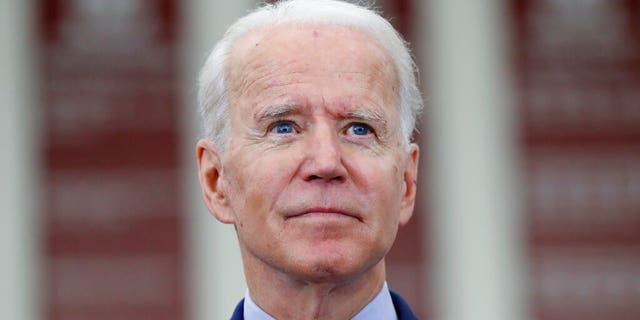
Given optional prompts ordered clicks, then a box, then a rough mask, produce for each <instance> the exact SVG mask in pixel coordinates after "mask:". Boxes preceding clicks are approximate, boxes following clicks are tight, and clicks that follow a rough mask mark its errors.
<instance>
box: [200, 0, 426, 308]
mask: <svg viewBox="0 0 640 320" xmlns="http://www.w3.org/2000/svg"><path fill="white" fill-rule="evenodd" d="M415 71H416V70H415V66H414V63H413V61H412V60H411V57H410V54H409V52H408V50H407V49H406V46H405V44H404V42H403V40H402V39H401V38H400V37H399V36H398V34H397V33H396V32H395V30H394V29H393V28H392V27H391V25H390V24H389V23H388V22H387V21H386V20H384V19H383V18H381V17H380V16H379V15H377V14H376V13H374V12H373V11H371V10H369V9H365V8H362V7H359V6H356V5H353V4H349V3H344V2H339V1H333V0H292V1H283V2H279V3H277V4H275V5H267V6H265V7H262V8H260V9H258V10H256V11H255V12H253V13H251V14H249V15H248V16H246V17H244V18H242V19H240V20H239V21H237V22H236V23H235V24H234V25H233V26H231V27H230V29H229V30H228V31H227V33H226V34H225V36H224V38H223V39H222V40H221V41H220V42H219V43H218V44H217V45H216V47H215V48H214V50H213V51H212V53H211V55H210V56H209V58H208V59H207V62H206V63H205V65H204V67H203V69H202V71H201V77H200V91H199V100H200V107H201V109H202V114H203V117H204V121H205V131H206V138H205V139H202V140H200V141H199V142H198V145H197V159H198V170H199V179H200V184H201V186H202V192H203V196H204V199H205V202H206V205H207V207H208V208H209V210H210V211H211V213H212V214H213V215H214V216H215V217H216V218H217V219H218V220H219V221H221V222H223V223H228V224H233V225H234V226H235V228H236V232H237V236H238V240H239V244H240V250H241V253H242V259H243V264H244V269H245V275H246V279H247V285H248V291H247V294H246V296H245V298H244V299H243V300H242V301H241V302H240V304H239V305H238V307H237V308H236V310H235V312H234V314H233V317H232V319H249V320H250V319H360V320H362V319H400V320H403V319H415V316H414V315H413V313H412V312H411V310H410V309H409V307H408V305H407V304H406V303H405V302H404V301H403V300H402V298H400V296H398V295H397V294H395V293H392V292H390V291H389V289H388V288H387V284H386V282H385V264H384V257H385V255H386V253H387V252H388V251H389V249H390V248H391V245H392V244H393V242H394V240H395V237H396V233H397V231H398V228H399V226H402V225H404V224H406V223H407V222H408V221H409V218H410V217H411V215H412V213H413V206H414V199H415V194H416V177H417V166H418V147H417V145H416V144H414V143H411V135H412V133H413V130H414V127H415V117H416V114H417V113H418V112H419V111H420V109H421V108H422V100H421V98H420V93H419V91H418V89H417V86H416V81H415Z"/></svg>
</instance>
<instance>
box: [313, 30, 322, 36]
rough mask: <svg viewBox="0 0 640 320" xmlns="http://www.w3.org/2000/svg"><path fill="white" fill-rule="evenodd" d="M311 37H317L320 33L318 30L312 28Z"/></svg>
mask: <svg viewBox="0 0 640 320" xmlns="http://www.w3.org/2000/svg"><path fill="white" fill-rule="evenodd" d="M312 34H313V37H314V38H317V37H318V36H320V33H319V32H318V30H313V33H312Z"/></svg>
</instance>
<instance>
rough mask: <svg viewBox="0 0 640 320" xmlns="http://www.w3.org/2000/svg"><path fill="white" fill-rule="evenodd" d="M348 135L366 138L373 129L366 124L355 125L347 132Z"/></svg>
mask: <svg viewBox="0 0 640 320" xmlns="http://www.w3.org/2000/svg"><path fill="white" fill-rule="evenodd" d="M347 132H348V133H352V134H355V135H357V136H366V135H368V134H369V133H371V127H370V126H368V125H366V124H364V123H357V122H356V123H353V124H351V126H350V127H349V129H348V130H347Z"/></svg>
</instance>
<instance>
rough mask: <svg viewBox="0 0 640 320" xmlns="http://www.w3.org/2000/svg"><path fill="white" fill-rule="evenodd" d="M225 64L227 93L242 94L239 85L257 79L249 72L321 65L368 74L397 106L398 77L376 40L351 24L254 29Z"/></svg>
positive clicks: (298, 69)
mask: <svg viewBox="0 0 640 320" xmlns="http://www.w3.org/2000/svg"><path fill="white" fill-rule="evenodd" d="M318 62H329V63H318ZM227 66H228V67H227V70H226V79H227V83H228V85H229V89H230V90H231V94H232V95H233V94H234V93H235V94H239V93H241V92H242V90H241V88H239V86H241V85H242V84H246V83H247V82H249V83H251V82H253V81H256V80H258V79H250V78H251V77H250V75H259V74H260V72H261V71H265V72H269V71H271V72H272V73H275V72H279V71H280V70H283V69H286V68H289V69H291V68H296V70H295V71H296V72H306V71H309V70H313V68H314V67H315V66H318V67H319V66H322V68H327V69H328V70H326V72H335V71H339V72H344V73H348V72H353V73H358V72H363V71H364V72H366V73H369V74H370V75H371V76H372V77H376V78H377V81H378V82H380V83H384V88H385V90H386V91H389V93H390V94H391V95H392V97H391V100H392V101H393V102H392V104H394V105H397V100H398V99H397V96H398V94H397V92H398V84H399V80H398V75H397V70H396V68H395V65H394V63H393V61H392V59H391V58H390V56H389V54H387V52H386V51H385V50H384V49H383V47H382V46H381V45H379V44H378V42H377V40H376V39H374V38H373V37H372V36H370V35H369V34H368V33H366V32H365V31H362V30H359V29H357V28H355V27H350V26H341V25H329V24H317V23H299V22H288V23H283V24H278V25H269V26H262V27H258V28H256V29H254V30H252V31H249V32H248V33H246V34H245V35H243V36H241V37H240V38H239V39H238V40H237V41H236V42H235V43H234V44H233V45H232V47H231V48H230V55H229V61H228V64H227ZM327 66H328V67H327ZM333 67H335V70H329V68H333ZM314 71H318V70H314Z"/></svg>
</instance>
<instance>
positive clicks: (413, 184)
mask: <svg viewBox="0 0 640 320" xmlns="http://www.w3.org/2000/svg"><path fill="white" fill-rule="evenodd" d="M419 157H420V148H419V147H418V145H417V144H415V143H412V144H411V145H410V146H409V154H408V157H407V163H406V166H405V170H404V174H403V181H402V182H403V183H402V190H403V194H402V203H401V207H400V225H401V226H404V225H405V224H407V222H409V219H411V216H412V215H413V207H414V205H415V202H416V188H417V186H418V159H419Z"/></svg>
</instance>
